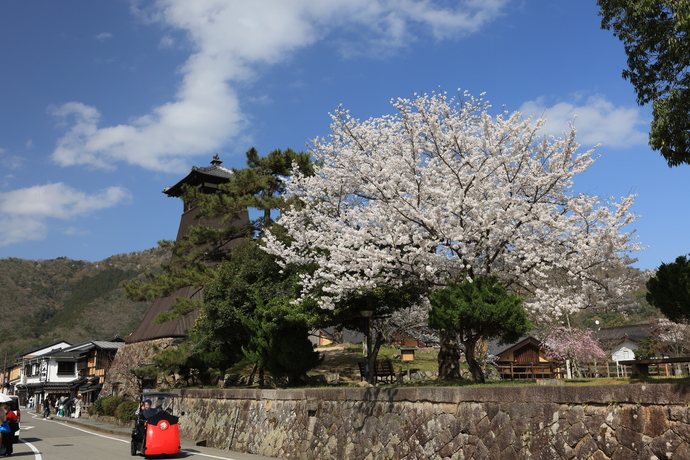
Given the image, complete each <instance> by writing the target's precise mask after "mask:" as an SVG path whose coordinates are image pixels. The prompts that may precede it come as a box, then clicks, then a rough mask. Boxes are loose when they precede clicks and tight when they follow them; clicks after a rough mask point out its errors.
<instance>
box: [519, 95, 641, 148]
mask: <svg viewBox="0 0 690 460" xmlns="http://www.w3.org/2000/svg"><path fill="white" fill-rule="evenodd" d="M574 99H575V101H574V102H558V103H556V104H554V105H552V106H548V105H547V102H546V99H545V98H538V99H537V100H535V101H528V102H525V103H524V104H522V106H521V107H520V112H522V113H523V115H525V116H531V115H533V116H535V117H536V118H538V117H542V116H543V117H544V118H546V120H547V121H546V125H544V131H546V132H547V133H549V134H552V135H554V136H560V135H561V134H562V133H563V131H566V130H567V128H568V123H569V122H574V126H575V128H576V129H577V140H578V142H579V143H580V144H583V145H584V146H592V145H597V144H602V145H603V146H606V147H616V148H621V147H623V148H624V147H630V146H633V145H646V144H647V142H648V136H647V132H646V129H648V126H649V120H645V119H644V117H643V115H642V112H641V109H640V108H638V107H616V106H615V105H614V104H613V103H611V102H610V101H608V100H606V98H605V97H604V96H601V95H596V96H591V97H588V98H586V99H585V100H584V101H583V102H581V103H580V102H579V101H578V100H579V99H580V98H579V97H575V98H574Z"/></svg>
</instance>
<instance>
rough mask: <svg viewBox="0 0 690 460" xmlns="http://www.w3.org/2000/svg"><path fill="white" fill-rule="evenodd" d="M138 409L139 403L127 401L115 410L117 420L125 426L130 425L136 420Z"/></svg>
mask: <svg viewBox="0 0 690 460" xmlns="http://www.w3.org/2000/svg"><path fill="white" fill-rule="evenodd" d="M138 408H139V402H138V401H125V402H123V403H121V404H120V405H119V406H117V409H115V417H117V419H118V420H119V421H120V422H122V423H124V424H126V423H129V422H131V421H132V420H134V419H136V417H137V415H136V412H137V409H138Z"/></svg>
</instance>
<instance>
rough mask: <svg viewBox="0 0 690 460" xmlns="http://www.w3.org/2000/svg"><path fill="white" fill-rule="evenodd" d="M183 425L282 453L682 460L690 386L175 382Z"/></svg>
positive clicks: (230, 444) (213, 442)
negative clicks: (228, 385) (197, 386)
mask: <svg viewBox="0 0 690 460" xmlns="http://www.w3.org/2000/svg"><path fill="white" fill-rule="evenodd" d="M178 393H179V394H180V395H181V396H182V397H183V398H182V406H183V410H185V411H186V412H187V415H185V416H184V417H183V418H182V420H181V423H182V425H181V432H182V435H183V436H184V437H186V438H190V439H194V440H196V441H206V444H207V445H208V446H209V447H211V446H212V447H218V448H224V449H231V450H235V451H241V452H249V453H254V454H261V455H266V456H271V457H279V458H287V459H372V460H373V459H377V460H378V459H425V460H426V459H429V460H431V459H501V460H510V459H544V460H546V459H548V460H553V459H585V458H587V459H590V458H591V459H616V460H617V459H626V460H632V459H665V458H674V459H690V407H689V406H688V404H689V403H690V386H688V385H671V384H655V385H607V386H586V387H573V386H567V385H566V386H505V387H481V388H375V387H374V388H323V389H303V390H250V389H247V390H241V389H240V390H179V391H178Z"/></svg>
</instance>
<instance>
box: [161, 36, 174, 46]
mask: <svg viewBox="0 0 690 460" xmlns="http://www.w3.org/2000/svg"><path fill="white" fill-rule="evenodd" d="M174 44H175V40H174V39H173V38H172V37H171V36H170V35H164V36H163V37H162V38H161V40H160V42H158V47H159V48H172V46H173V45H174Z"/></svg>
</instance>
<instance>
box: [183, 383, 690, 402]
mask: <svg viewBox="0 0 690 460" xmlns="http://www.w3.org/2000/svg"><path fill="white" fill-rule="evenodd" d="M171 392H175V393H178V394H179V395H180V396H181V397H184V398H202V399H203V398H209V399H232V400H238V399H239V400H288V401H290V400H319V401H329V400H330V401H345V400H350V401H383V402H402V401H410V402H430V403H451V404H453V403H460V402H502V403H515V402H539V403H556V404H612V403H630V404H687V403H690V385H688V384H661V383H659V384H657V383H655V384H628V385H590V386H568V385H554V386H548V385H546V386H538V385H525V386H495V387H492V386H485V387H415V388H388V387H387V388H377V387H366V388H355V387H336V388H303V389H286V390H276V389H251V388H247V389H183V390H171Z"/></svg>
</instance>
